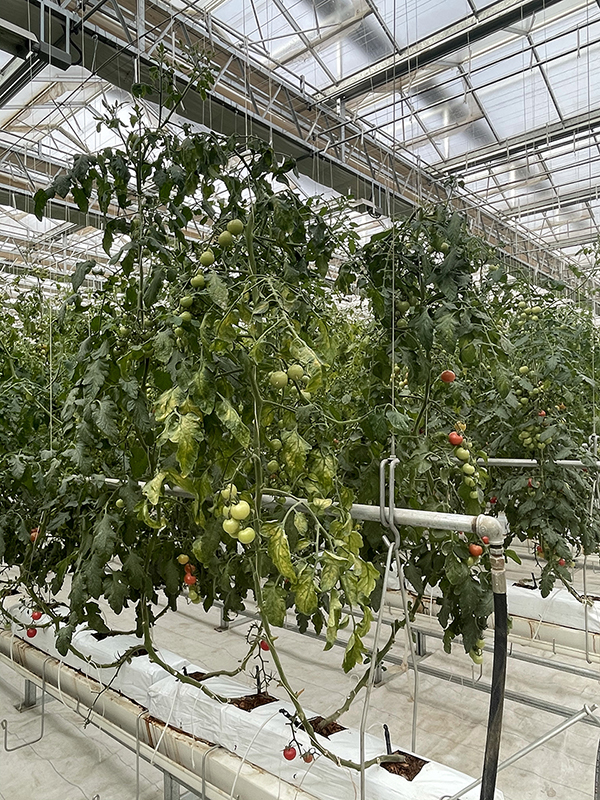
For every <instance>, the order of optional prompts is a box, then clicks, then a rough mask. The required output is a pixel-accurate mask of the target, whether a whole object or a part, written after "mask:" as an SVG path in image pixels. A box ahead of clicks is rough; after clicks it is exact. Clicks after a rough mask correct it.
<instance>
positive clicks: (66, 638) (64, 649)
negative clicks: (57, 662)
mask: <svg viewBox="0 0 600 800" xmlns="http://www.w3.org/2000/svg"><path fill="white" fill-rule="evenodd" d="M74 632H75V626H74V625H71V624H69V625H65V626H64V627H62V628H60V629H59V631H58V633H57V635H56V649H57V650H58V652H59V653H60V654H61V656H66V655H67V653H68V652H69V645H70V644H71V639H72V638H73V633H74Z"/></svg>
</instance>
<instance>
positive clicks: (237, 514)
mask: <svg viewBox="0 0 600 800" xmlns="http://www.w3.org/2000/svg"><path fill="white" fill-rule="evenodd" d="M229 513H230V514H231V516H232V517H233V519H237V520H240V519H246V518H247V517H249V516H250V506H249V505H248V503H247V502H246V501H245V500H240V502H239V503H236V504H235V505H234V506H231V510H230V512H229Z"/></svg>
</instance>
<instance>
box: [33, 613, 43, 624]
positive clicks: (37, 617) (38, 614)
mask: <svg viewBox="0 0 600 800" xmlns="http://www.w3.org/2000/svg"><path fill="white" fill-rule="evenodd" d="M41 618H42V612H41V611H32V612H31V619H34V620H35V621H36V622H37V621H38V619H41Z"/></svg>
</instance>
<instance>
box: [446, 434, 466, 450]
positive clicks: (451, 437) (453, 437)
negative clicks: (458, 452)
mask: <svg viewBox="0 0 600 800" xmlns="http://www.w3.org/2000/svg"><path fill="white" fill-rule="evenodd" d="M448 441H449V442H450V444H451V445H454V447H458V445H459V444H462V443H463V437H462V436H461V435H460V433H457V432H456V431H452V433H449V434H448Z"/></svg>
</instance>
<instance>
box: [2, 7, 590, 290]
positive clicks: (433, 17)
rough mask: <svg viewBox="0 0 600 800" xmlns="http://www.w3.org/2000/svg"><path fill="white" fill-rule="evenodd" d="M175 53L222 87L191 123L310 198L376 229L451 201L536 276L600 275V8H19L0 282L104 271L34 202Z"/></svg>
mask: <svg viewBox="0 0 600 800" xmlns="http://www.w3.org/2000/svg"><path fill="white" fill-rule="evenodd" d="M41 8H43V9H44V13H43V14H41V13H40V9H41ZM161 44H162V45H163V46H164V47H165V48H166V51H167V54H168V55H169V57H170V58H172V59H173V61H174V63H175V64H176V65H178V66H179V67H180V69H181V72H182V79H183V75H184V71H185V67H184V62H185V51H186V50H188V49H189V48H190V47H198V48H199V49H201V50H202V51H206V52H209V53H210V59H211V62H212V65H213V68H214V71H215V75H216V84H215V86H214V88H213V90H212V91H211V93H210V96H209V98H208V100H207V101H206V102H202V100H201V99H200V97H199V96H197V95H190V96H189V97H188V98H187V100H186V104H185V112H184V113H185V115H186V116H187V117H189V118H190V119H191V120H192V121H193V122H195V123H197V124H200V125H204V126H207V127H212V128H214V129H216V130H220V131H222V132H224V133H231V132H233V131H237V132H240V133H244V132H248V133H254V134H256V135H259V136H262V137H264V138H267V139H269V140H271V141H272V142H273V144H274V145H275V147H276V148H277V150H279V151H282V152H287V153H289V154H291V155H293V156H295V157H296V158H298V159H299V169H300V172H301V173H302V174H303V176H304V177H303V178H302V176H301V178H302V180H301V181H300V183H302V182H303V183H304V185H306V183H307V179H308V183H310V182H314V184H315V185H323V186H327V187H330V188H331V189H333V190H334V191H336V192H339V193H341V194H348V193H351V194H353V195H354V196H355V197H356V198H358V199H360V200H361V201H363V202H362V203H361V204H360V208H359V211H360V212H362V217H361V220H360V222H361V224H362V225H363V227H364V228H365V229H367V228H368V227H369V225H371V224H372V225H380V224H381V223H380V222H379V221H378V220H377V219H376V217H377V215H378V214H379V213H383V214H384V215H387V214H391V215H393V214H398V213H406V212H407V211H408V210H409V209H410V208H411V207H412V206H413V205H414V204H415V203H418V202H421V201H423V200H431V199H445V198H447V197H449V196H451V197H452V201H453V202H454V203H455V204H456V206H457V207H458V208H461V209H465V210H466V211H467V213H469V215H470V217H471V220H472V224H473V228H474V230H475V231H476V232H479V233H482V234H483V235H485V236H486V238H488V239H489V240H490V241H492V242H494V243H498V244H499V245H501V246H502V248H503V249H504V250H505V251H506V252H507V253H508V254H509V255H510V256H511V257H513V258H516V259H518V260H519V261H521V262H523V263H526V264H528V265H529V266H530V267H531V268H532V269H533V270H539V271H542V272H543V273H547V274H552V275H555V276H557V277H564V276H565V275H566V273H567V271H566V269H565V265H567V264H578V265H579V266H580V267H588V266H590V265H591V264H592V263H593V261H594V257H593V252H592V249H593V247H594V245H595V243H596V241H597V239H598V235H599V232H600V229H599V222H600V198H599V197H598V175H599V173H600V149H599V147H600V143H599V141H598V134H599V132H600V131H599V126H600V83H599V82H598V80H597V79H596V80H594V75H595V74H597V73H598V71H599V68H600V6H599V4H598V2H588V1H586V0H545V2H542V0H528V2H524V1H523V0H521V2H514V0H500V1H499V2H490V0H394V1H393V2H392V0H196V2H193V1H192V0H172V2H166V0H118V2H117V0H96V2H89V3H87V2H86V3H81V2H79V0H78V1H77V2H75V1H74V0H73V1H70V0H65V1H64V2H62V3H59V2H51V1H50V0H47V2H45V3H44V4H43V5H40V2H39V0H5V2H4V3H3V4H2V6H1V7H0V49H1V50H2V51H3V52H1V53H0V259H1V260H2V261H3V262H4V264H9V263H12V264H14V265H15V269H17V267H18V266H19V265H21V268H24V266H26V265H31V264H32V263H37V264H41V265H46V266H49V265H50V264H53V265H54V266H55V268H56V269H59V270H60V269H61V265H63V266H64V268H65V269H67V270H68V269H69V268H70V265H71V264H72V261H73V259H79V258H81V257H83V256H85V257H87V256H90V255H92V256H96V257H99V258H100V259H102V253H101V250H100V247H99V244H100V237H99V235H98V227H99V225H100V224H101V218H100V215H98V214H93V213H92V214H87V215H83V214H81V213H80V212H79V211H78V210H77V209H76V207H75V206H74V205H72V204H70V203H69V202H65V203H58V202H57V203H54V204H53V206H52V209H51V213H52V219H50V220H46V221H44V223H38V222H37V220H36V219H35V218H34V217H33V216H32V215H31V213H30V212H31V196H32V193H33V191H35V189H36V188H38V187H39V186H44V185H46V184H47V183H48V181H49V179H50V178H51V177H52V176H53V175H54V174H55V173H56V171H57V170H60V169H62V168H63V167H64V166H65V165H66V164H67V163H68V162H69V159H70V157H71V156H72V155H73V154H74V153H77V152H82V151H93V150H94V149H97V148H98V147H99V146H101V145H102V144H104V143H105V138H103V137H105V134H102V133H98V132H97V131H96V123H95V119H94V110H98V109H99V108H100V104H101V102H102V99H103V98H105V97H107V96H108V97H114V96H116V93H120V92H123V91H127V90H128V89H129V88H130V86H131V84H132V83H133V82H134V81H136V80H138V79H143V78H144V76H145V75H147V71H148V68H149V65H150V64H151V63H152V61H153V59H154V58H156V52H157V48H158V46H159V45H161ZM369 211H370V212H371V214H372V215H373V216H369V214H368V213H367V212H369ZM357 213H358V212H357ZM582 248H585V250H584V252H582Z"/></svg>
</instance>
